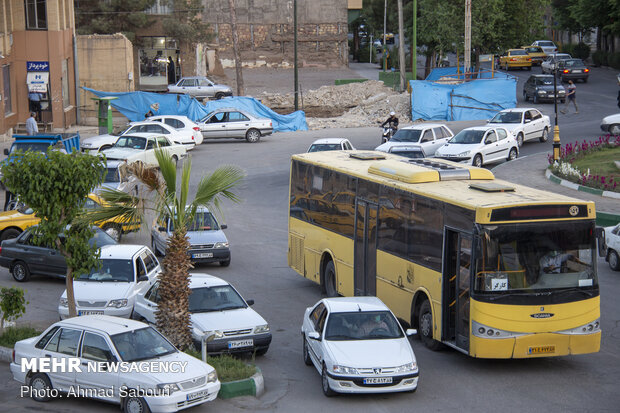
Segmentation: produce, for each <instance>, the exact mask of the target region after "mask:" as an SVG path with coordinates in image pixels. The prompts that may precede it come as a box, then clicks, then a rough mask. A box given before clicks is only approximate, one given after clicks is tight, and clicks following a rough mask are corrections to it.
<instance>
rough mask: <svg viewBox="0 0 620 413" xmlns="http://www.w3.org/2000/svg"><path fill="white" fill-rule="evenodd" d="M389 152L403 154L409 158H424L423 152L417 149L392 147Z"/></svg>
mask: <svg viewBox="0 0 620 413" xmlns="http://www.w3.org/2000/svg"><path fill="white" fill-rule="evenodd" d="M391 153H393V154H394V155H400V156H404V157H405V158H410V159H418V158H424V152H422V151H421V150H419V149H402V148H394V149H392V151H391Z"/></svg>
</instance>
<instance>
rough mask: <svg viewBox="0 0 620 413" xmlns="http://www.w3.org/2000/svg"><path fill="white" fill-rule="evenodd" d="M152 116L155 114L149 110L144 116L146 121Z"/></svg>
mask: <svg viewBox="0 0 620 413" xmlns="http://www.w3.org/2000/svg"><path fill="white" fill-rule="evenodd" d="M151 116H153V112H151V111H150V110H149V111H148V112H146V113H145V114H144V119H148V118H150V117H151Z"/></svg>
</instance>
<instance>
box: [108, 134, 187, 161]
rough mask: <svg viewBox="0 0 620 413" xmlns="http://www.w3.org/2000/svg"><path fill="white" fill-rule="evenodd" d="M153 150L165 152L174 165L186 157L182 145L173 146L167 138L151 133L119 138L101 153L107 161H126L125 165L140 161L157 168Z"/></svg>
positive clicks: (185, 151)
mask: <svg viewBox="0 0 620 413" xmlns="http://www.w3.org/2000/svg"><path fill="white" fill-rule="evenodd" d="M155 149H163V150H165V151H166V152H167V153H168V155H170V157H171V158H172V160H173V161H174V162H175V163H176V162H178V161H179V159H182V158H185V157H186V156H187V150H186V148H185V146H184V145H179V144H174V143H172V142H170V140H169V139H168V138H167V137H165V136H161V135H153V134H152V133H132V134H131V135H123V136H120V137H119V138H118V140H117V141H116V143H115V144H114V146H113V147H112V148H110V149H106V150H105V151H103V152H102V153H103V154H104V155H105V156H106V159H107V160H108V161H113V160H116V161H127V163H132V162H135V161H142V162H144V164H146V165H150V166H157V158H155Z"/></svg>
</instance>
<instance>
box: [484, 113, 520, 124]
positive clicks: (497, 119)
mask: <svg viewBox="0 0 620 413" xmlns="http://www.w3.org/2000/svg"><path fill="white" fill-rule="evenodd" d="M521 115H522V113H521V112H499V113H498V114H497V115H495V116H493V119H491V121H490V122H489V123H521Z"/></svg>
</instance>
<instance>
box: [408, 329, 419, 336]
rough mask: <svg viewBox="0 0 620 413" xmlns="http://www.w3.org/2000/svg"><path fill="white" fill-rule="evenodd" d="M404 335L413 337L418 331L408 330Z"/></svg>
mask: <svg viewBox="0 0 620 413" xmlns="http://www.w3.org/2000/svg"><path fill="white" fill-rule="evenodd" d="M405 334H407V335H408V336H415V335H416V334H418V330H416V329H415V328H408V329H407V330H405Z"/></svg>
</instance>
